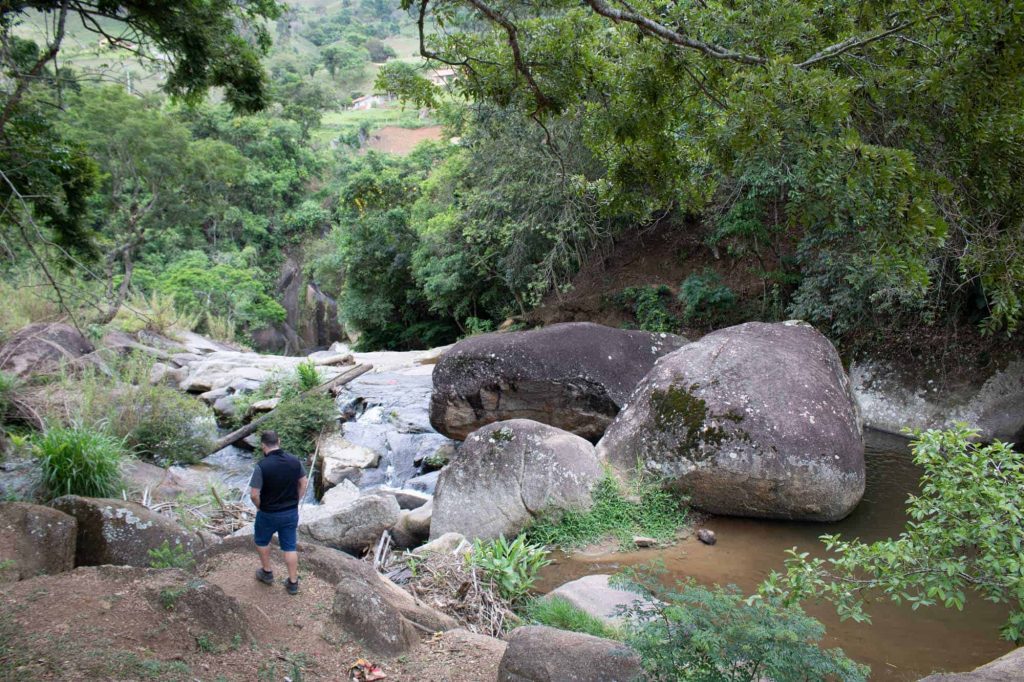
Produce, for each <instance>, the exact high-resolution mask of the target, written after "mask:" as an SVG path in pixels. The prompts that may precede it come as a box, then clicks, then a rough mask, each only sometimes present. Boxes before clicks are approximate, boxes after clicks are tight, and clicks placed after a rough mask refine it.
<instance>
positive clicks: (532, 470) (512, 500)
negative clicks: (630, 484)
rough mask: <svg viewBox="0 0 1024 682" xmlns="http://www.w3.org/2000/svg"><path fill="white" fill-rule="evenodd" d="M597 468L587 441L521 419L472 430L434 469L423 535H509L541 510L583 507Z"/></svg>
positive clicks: (587, 504)
mask: <svg viewBox="0 0 1024 682" xmlns="http://www.w3.org/2000/svg"><path fill="white" fill-rule="evenodd" d="M601 475H602V469H601V464H600V463H599V462H598V459H597V454H596V452H595V450H594V446H593V445H591V444H590V443H588V442H587V441H585V440H583V439H582V438H580V437H579V436H575V435H573V434H571V433H568V432H566V431H562V430H561V429H556V428H555V427H553V426H548V425H546V424H539V423H537V422H534V421H530V420H528V419H512V420H510V421H504V422H497V423H495V424H489V425H487V426H485V427H483V428H482V429H479V430H478V431H474V432H473V433H472V434H471V435H470V436H469V438H467V439H466V442H465V443H464V444H463V446H462V448H461V449H460V450H459V455H458V457H457V458H456V459H455V461H454V462H452V463H451V464H449V465H448V466H446V467H445V468H444V469H443V470H442V471H441V477H440V479H439V480H438V486H437V491H436V493H435V496H434V509H433V515H432V517H431V520H430V537H431V538H438V537H440V536H442V535H444V534H445V533H449V532H456V533H462V534H463V535H465V536H466V537H467V538H469V539H470V540H473V539H476V538H496V537H498V536H500V535H505V536H508V537H511V536H513V535H515V534H517V533H519V531H521V530H522V529H523V528H524V527H525V526H526V525H527V524H528V523H529V522H530V521H531V520H532V519H533V518H535V517H536V516H538V515H541V514H547V513H557V512H558V511H560V510H565V509H586V508H589V507H590V504H591V497H590V491H591V489H592V488H593V487H594V484H595V483H596V482H597V481H598V479H600V478H601Z"/></svg>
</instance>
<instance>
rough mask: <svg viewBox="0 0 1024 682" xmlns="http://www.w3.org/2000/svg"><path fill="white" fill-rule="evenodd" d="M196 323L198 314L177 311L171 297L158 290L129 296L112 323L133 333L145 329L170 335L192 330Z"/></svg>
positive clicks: (122, 329)
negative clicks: (149, 293)
mask: <svg viewBox="0 0 1024 682" xmlns="http://www.w3.org/2000/svg"><path fill="white" fill-rule="evenodd" d="M198 323H199V317H198V315H196V314H192V313H184V312H181V311H179V310H178V308H177V306H176V305H175V303H174V299H173V298H171V297H170V296H165V295H162V294H160V293H159V292H153V293H152V294H151V295H149V296H135V297H133V298H130V299H129V300H128V303H127V305H124V306H122V307H121V308H120V309H118V311H117V315H116V316H115V317H114V324H115V325H117V327H119V328H120V329H121V331H125V332H129V333H133V332H137V331H141V330H143V329H145V330H147V331H151V332H155V333H157V334H163V335H165V336H172V337H173V336H174V333H175V332H179V331H186V332H190V331H192V330H194V329H195V328H196V325H197V324H198Z"/></svg>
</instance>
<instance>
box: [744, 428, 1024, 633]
mask: <svg viewBox="0 0 1024 682" xmlns="http://www.w3.org/2000/svg"><path fill="white" fill-rule="evenodd" d="M914 438H915V440H914V442H913V444H912V448H913V453H914V462H915V463H916V464H917V465H918V466H920V467H921V468H922V469H923V470H924V473H923V474H922V476H921V493H920V495H914V496H911V497H910V499H909V501H908V508H907V513H908V516H909V517H910V521H908V522H907V528H906V530H905V531H903V532H902V533H901V534H900V535H899V537H897V538H894V539H887V540H879V541H877V542H871V543H865V542H862V541H860V540H844V539H842V538H841V537H840V536H839V535H824V536H822V538H821V539H822V541H823V542H824V543H825V547H826V549H828V550H829V551H830V552H831V554H830V556H829V558H827V559H820V558H812V557H811V556H810V555H809V554H808V553H807V552H801V553H798V552H797V550H796V549H794V550H791V551H790V555H791V557H790V559H788V560H787V562H786V572H785V574H784V575H780V574H777V573H773V574H772V575H771V576H770V577H769V579H768V580H767V581H766V582H765V584H764V586H763V587H762V592H763V593H764V594H765V595H768V596H770V597H771V598H777V597H784V598H785V599H786V600H787V602H788V603H794V602H798V601H802V600H804V599H808V598H819V597H821V598H825V599H828V600H829V601H831V602H833V603H834V604H835V606H836V610H837V611H838V612H839V615H840V616H841V617H842V618H844V619H845V618H852V619H854V620H856V621H869V620H870V617H869V616H868V614H867V613H866V612H865V610H864V598H865V597H864V593H865V591H866V590H869V589H870V590H872V591H874V592H876V593H879V594H882V595H884V596H886V597H888V598H889V599H891V600H892V601H895V602H897V603H908V604H910V605H911V606H912V607H913V608H914V609H917V608H918V607H921V606H932V605H935V604H942V605H943V606H946V607H955V608H957V609H962V608H963V606H964V603H965V602H966V600H967V592H968V591H973V592H976V593H977V594H978V595H979V596H980V597H982V598H984V599H985V600H987V601H992V602H996V603H1000V604H1008V605H1009V607H1010V617H1009V619H1008V620H1007V622H1006V624H1005V625H1004V626H1003V629H1002V634H1003V637H1004V638H1006V639H1008V640H1010V641H1013V642H1017V643H1020V642H1022V641H1024V541H1022V537H1021V532H1020V529H1021V527H1024V498H1022V496H1021V494H1020V491H1021V490H1024V455H1022V454H1021V453H1019V452H1015V451H1014V450H1013V449H1012V448H1011V447H1010V446H1009V445H1007V444H1005V443H1000V442H998V441H996V442H994V443H990V444H983V443H980V442H978V440H977V438H978V432H977V431H976V430H974V429H970V428H968V427H967V426H966V425H964V424H960V425H958V426H956V427H955V428H951V429H948V430H945V431H935V430H930V431H924V432H921V431H917V432H914Z"/></svg>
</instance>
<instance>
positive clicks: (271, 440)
mask: <svg viewBox="0 0 1024 682" xmlns="http://www.w3.org/2000/svg"><path fill="white" fill-rule="evenodd" d="M260 442H261V443H263V444H264V445H266V446H267V447H268V448H269V447H273V446H275V445H280V444H281V439H280V438H278V437H277V431H264V432H263V434H262V435H261V436H260Z"/></svg>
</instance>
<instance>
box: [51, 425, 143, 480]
mask: <svg viewBox="0 0 1024 682" xmlns="http://www.w3.org/2000/svg"><path fill="white" fill-rule="evenodd" d="M34 446H35V452H36V455H37V456H38V457H39V461H40V464H41V466H42V474H43V476H42V482H43V486H44V487H45V489H46V491H47V493H48V494H49V495H51V496H52V497H60V496H61V495H81V496H83V497H110V496H112V495H116V494H117V492H118V491H119V490H120V487H121V464H122V462H123V460H124V458H125V456H126V453H125V448H124V442H123V441H122V440H121V439H119V438H116V437H115V436H112V435H110V434H108V433H106V432H104V431H100V430H98V429H94V428H90V427H87V426H72V427H67V428H65V427H54V428H50V429H47V430H46V431H45V432H44V433H43V434H42V435H41V436H40V437H39V438H37V439H36V441H35V443H34Z"/></svg>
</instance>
